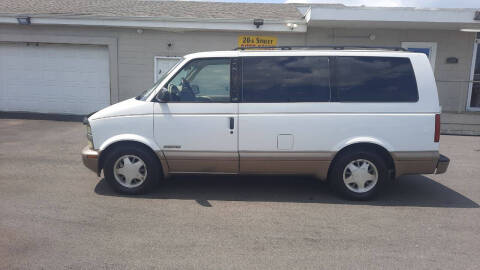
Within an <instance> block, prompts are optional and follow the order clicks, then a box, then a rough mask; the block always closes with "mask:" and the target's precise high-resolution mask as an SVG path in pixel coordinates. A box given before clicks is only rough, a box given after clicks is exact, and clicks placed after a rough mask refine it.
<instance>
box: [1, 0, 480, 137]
mask: <svg viewBox="0 0 480 270" xmlns="http://www.w3.org/2000/svg"><path fill="white" fill-rule="evenodd" d="M479 31H480V12H479V11H477V10H474V9H416V8H370V7H347V6H343V5H294V4H251V3H220V2H187V1H136V0H105V1H95V0H3V1H1V2H0V111H29V112H41V113H63V114H87V113H89V112H92V111H95V110H98V109H99V108H102V107H103V106H106V105H109V104H112V103H116V102H118V101H120V100H123V99H126V98H129V97H132V96H135V95H137V94H138V93H140V92H141V91H142V90H144V89H147V88H148V87H149V86H151V85H152V84H153V83H154V81H155V80H156V78H157V76H158V74H160V73H161V72H163V71H164V70H165V69H167V68H168V67H169V66H170V65H172V64H173V63H175V61H176V60H177V59H178V57H181V56H182V55H185V54H188V53H192V52H197V51H208V50H230V49H232V48H235V47H237V46H239V44H240V45H241V43H242V42H249V41H251V40H249V39H256V38H258V39H259V40H260V42H263V43H261V44H264V45H278V46H280V45H312V46H313V45H365V46H380V45H382V46H397V47H398V46H402V47H404V48H407V49H409V50H414V51H420V52H424V53H426V54H427V55H428V56H429V59H430V62H431V64H432V67H433V68H434V71H435V76H436V79H437V85H438V89H439V96H440V103H441V105H442V108H443V112H444V113H443V114H442V123H443V125H442V129H443V132H444V133H454V134H477V135H480V50H477V48H478V43H479V40H480V35H479V34H478V33H477V32H479Z"/></svg>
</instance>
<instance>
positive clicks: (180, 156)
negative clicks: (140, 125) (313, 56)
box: [154, 58, 239, 173]
mask: <svg viewBox="0 0 480 270" xmlns="http://www.w3.org/2000/svg"><path fill="white" fill-rule="evenodd" d="M236 62H238V60H236V59H235V58H204V59H193V60H191V61H189V62H188V63H186V64H185V65H184V66H183V67H182V68H181V69H180V71H179V72H177V74H175V76H173V77H172V79H171V80H170V81H169V82H168V83H167V84H166V85H165V87H164V88H163V89H162V91H164V92H165V93H166V94H165V99H168V101H165V100H163V101H158V100H157V102H156V103H155V105H154V133H155V134H154V135H155V140H156V142H157V143H158V145H159V146H160V147H161V149H162V153H163V155H164V158H165V159H166V160H167V164H168V170H169V173H238V162H239V161H238V160H239V157H238V103H236V101H238V91H235V90H236V89H238V83H235V82H236V81H238V80H235V79H232V78H234V77H235V76H237V75H236V74H237V73H238V72H236V70H235V67H236V65H237V64H236ZM237 77H238V76H237Z"/></svg>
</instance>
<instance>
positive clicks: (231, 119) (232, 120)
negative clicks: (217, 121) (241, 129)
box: [229, 117, 235, 129]
mask: <svg viewBox="0 0 480 270" xmlns="http://www.w3.org/2000/svg"><path fill="white" fill-rule="evenodd" d="M229 119H230V129H234V128H235V120H234V119H233V117H229Z"/></svg>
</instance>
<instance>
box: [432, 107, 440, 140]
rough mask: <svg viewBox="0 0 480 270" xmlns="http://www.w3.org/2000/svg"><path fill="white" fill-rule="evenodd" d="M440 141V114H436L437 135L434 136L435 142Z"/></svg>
mask: <svg viewBox="0 0 480 270" xmlns="http://www.w3.org/2000/svg"><path fill="white" fill-rule="evenodd" d="M439 141H440V114H439V113H437V114H435V136H434V138H433V142H439Z"/></svg>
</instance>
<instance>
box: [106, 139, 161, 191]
mask: <svg viewBox="0 0 480 270" xmlns="http://www.w3.org/2000/svg"><path fill="white" fill-rule="evenodd" d="M104 174H105V180H106V181H107V183H108V184H109V185H110V186H111V187H112V188H113V189H115V190H116V191H117V192H120V193H124V194H143V193H146V192H148V191H150V190H151V189H152V188H153V187H154V186H155V185H156V184H157V183H158V175H159V166H158V164H157V162H156V160H155V158H154V157H152V155H151V154H150V153H149V152H148V151H145V150H144V149H143V148H138V147H121V148H119V149H115V150H113V151H112V152H111V153H110V154H109V155H108V157H107V159H106V160H105V168H104Z"/></svg>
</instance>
